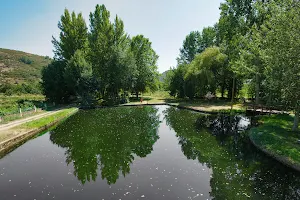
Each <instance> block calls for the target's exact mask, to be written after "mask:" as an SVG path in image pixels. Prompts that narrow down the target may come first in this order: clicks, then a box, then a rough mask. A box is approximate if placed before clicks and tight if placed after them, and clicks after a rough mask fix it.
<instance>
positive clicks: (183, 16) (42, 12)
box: [0, 0, 223, 72]
mask: <svg viewBox="0 0 300 200" xmlns="http://www.w3.org/2000/svg"><path fill="white" fill-rule="evenodd" d="M221 2H223V0H185V1H182V0H147V1H146V0H126V1H125V0H84V1H83V0H42V1H41V0H26V1H25V0H0V48H8V49H16V50H21V51H25V52H29V53H34V54H39V55H48V56H51V57H52V56H53V52H52V49H53V46H52V43H51V37H52V35H53V36H55V37H56V36H57V35H58V32H59V30H58V28H57V23H58V21H59V19H60V16H61V15H62V13H63V11H64V9H65V8H68V9H69V10H72V11H73V10H74V11H75V12H82V14H83V16H84V17H85V20H86V22H87V24H88V23H89V22H88V15H89V13H90V12H91V11H93V10H94V8H95V6H96V4H105V6H106V7H107V9H108V10H109V11H110V12H111V17H112V18H113V17H114V16H115V15H116V14H117V15H118V16H119V17H121V18H122V20H123V21H124V24H125V29H126V31H127V32H128V33H129V34H130V35H131V36H134V35H137V34H143V35H145V36H146V37H148V38H149V39H150V40H151V42H152V46H153V48H154V50H155V51H156V52H157V54H158V55H159V61H158V66H159V71H160V72H163V71H165V70H167V69H169V68H170V66H176V57H177V56H178V54H179V48H180V47H181V46H182V42H183V40H184V38H185V36H186V35H187V34H188V33H189V32H190V31H193V30H201V29H202V28H203V27H207V26H212V25H214V24H215V23H216V22H217V21H218V18H219V15H220V11H219V6H220V3H221Z"/></svg>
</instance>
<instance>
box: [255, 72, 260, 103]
mask: <svg viewBox="0 0 300 200" xmlns="http://www.w3.org/2000/svg"><path fill="white" fill-rule="evenodd" d="M259 90H260V77H259V74H258V73H256V75H255V104H256V105H258V104H259Z"/></svg>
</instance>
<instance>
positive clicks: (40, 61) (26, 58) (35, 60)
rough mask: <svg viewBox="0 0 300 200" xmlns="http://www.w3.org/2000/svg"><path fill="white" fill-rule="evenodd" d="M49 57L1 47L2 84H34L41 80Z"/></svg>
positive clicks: (0, 79) (0, 68)
mask: <svg viewBox="0 0 300 200" xmlns="http://www.w3.org/2000/svg"><path fill="white" fill-rule="evenodd" d="M50 62H51V59H50V58H49V57H47V56H46V57H45V56H38V55H34V54H30V53H25V52H22V51H15V50H9V49H2V48H0V84H14V85H20V84H22V83H25V84H32V83H37V82H39V81H40V80H41V70H42V69H43V67H44V66H47V65H48V64H49V63H50Z"/></svg>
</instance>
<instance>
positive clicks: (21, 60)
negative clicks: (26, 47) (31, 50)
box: [20, 56, 33, 65]
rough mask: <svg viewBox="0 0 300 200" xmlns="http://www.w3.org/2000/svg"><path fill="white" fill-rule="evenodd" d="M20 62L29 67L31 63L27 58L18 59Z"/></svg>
mask: <svg viewBox="0 0 300 200" xmlns="http://www.w3.org/2000/svg"><path fill="white" fill-rule="evenodd" d="M20 62H22V63H25V64H27V65H30V64H32V63H33V60H30V59H29V58H28V57H24V56H23V57H21V58H20Z"/></svg>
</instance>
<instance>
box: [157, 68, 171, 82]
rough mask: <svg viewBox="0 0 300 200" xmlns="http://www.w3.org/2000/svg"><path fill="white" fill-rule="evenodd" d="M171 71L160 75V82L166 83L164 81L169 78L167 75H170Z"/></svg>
mask: <svg viewBox="0 0 300 200" xmlns="http://www.w3.org/2000/svg"><path fill="white" fill-rule="evenodd" d="M169 71H170V70H167V71H165V72H163V73H162V74H160V76H159V80H160V81H161V82H164V79H165V78H166V77H167V73H168V72H169Z"/></svg>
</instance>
